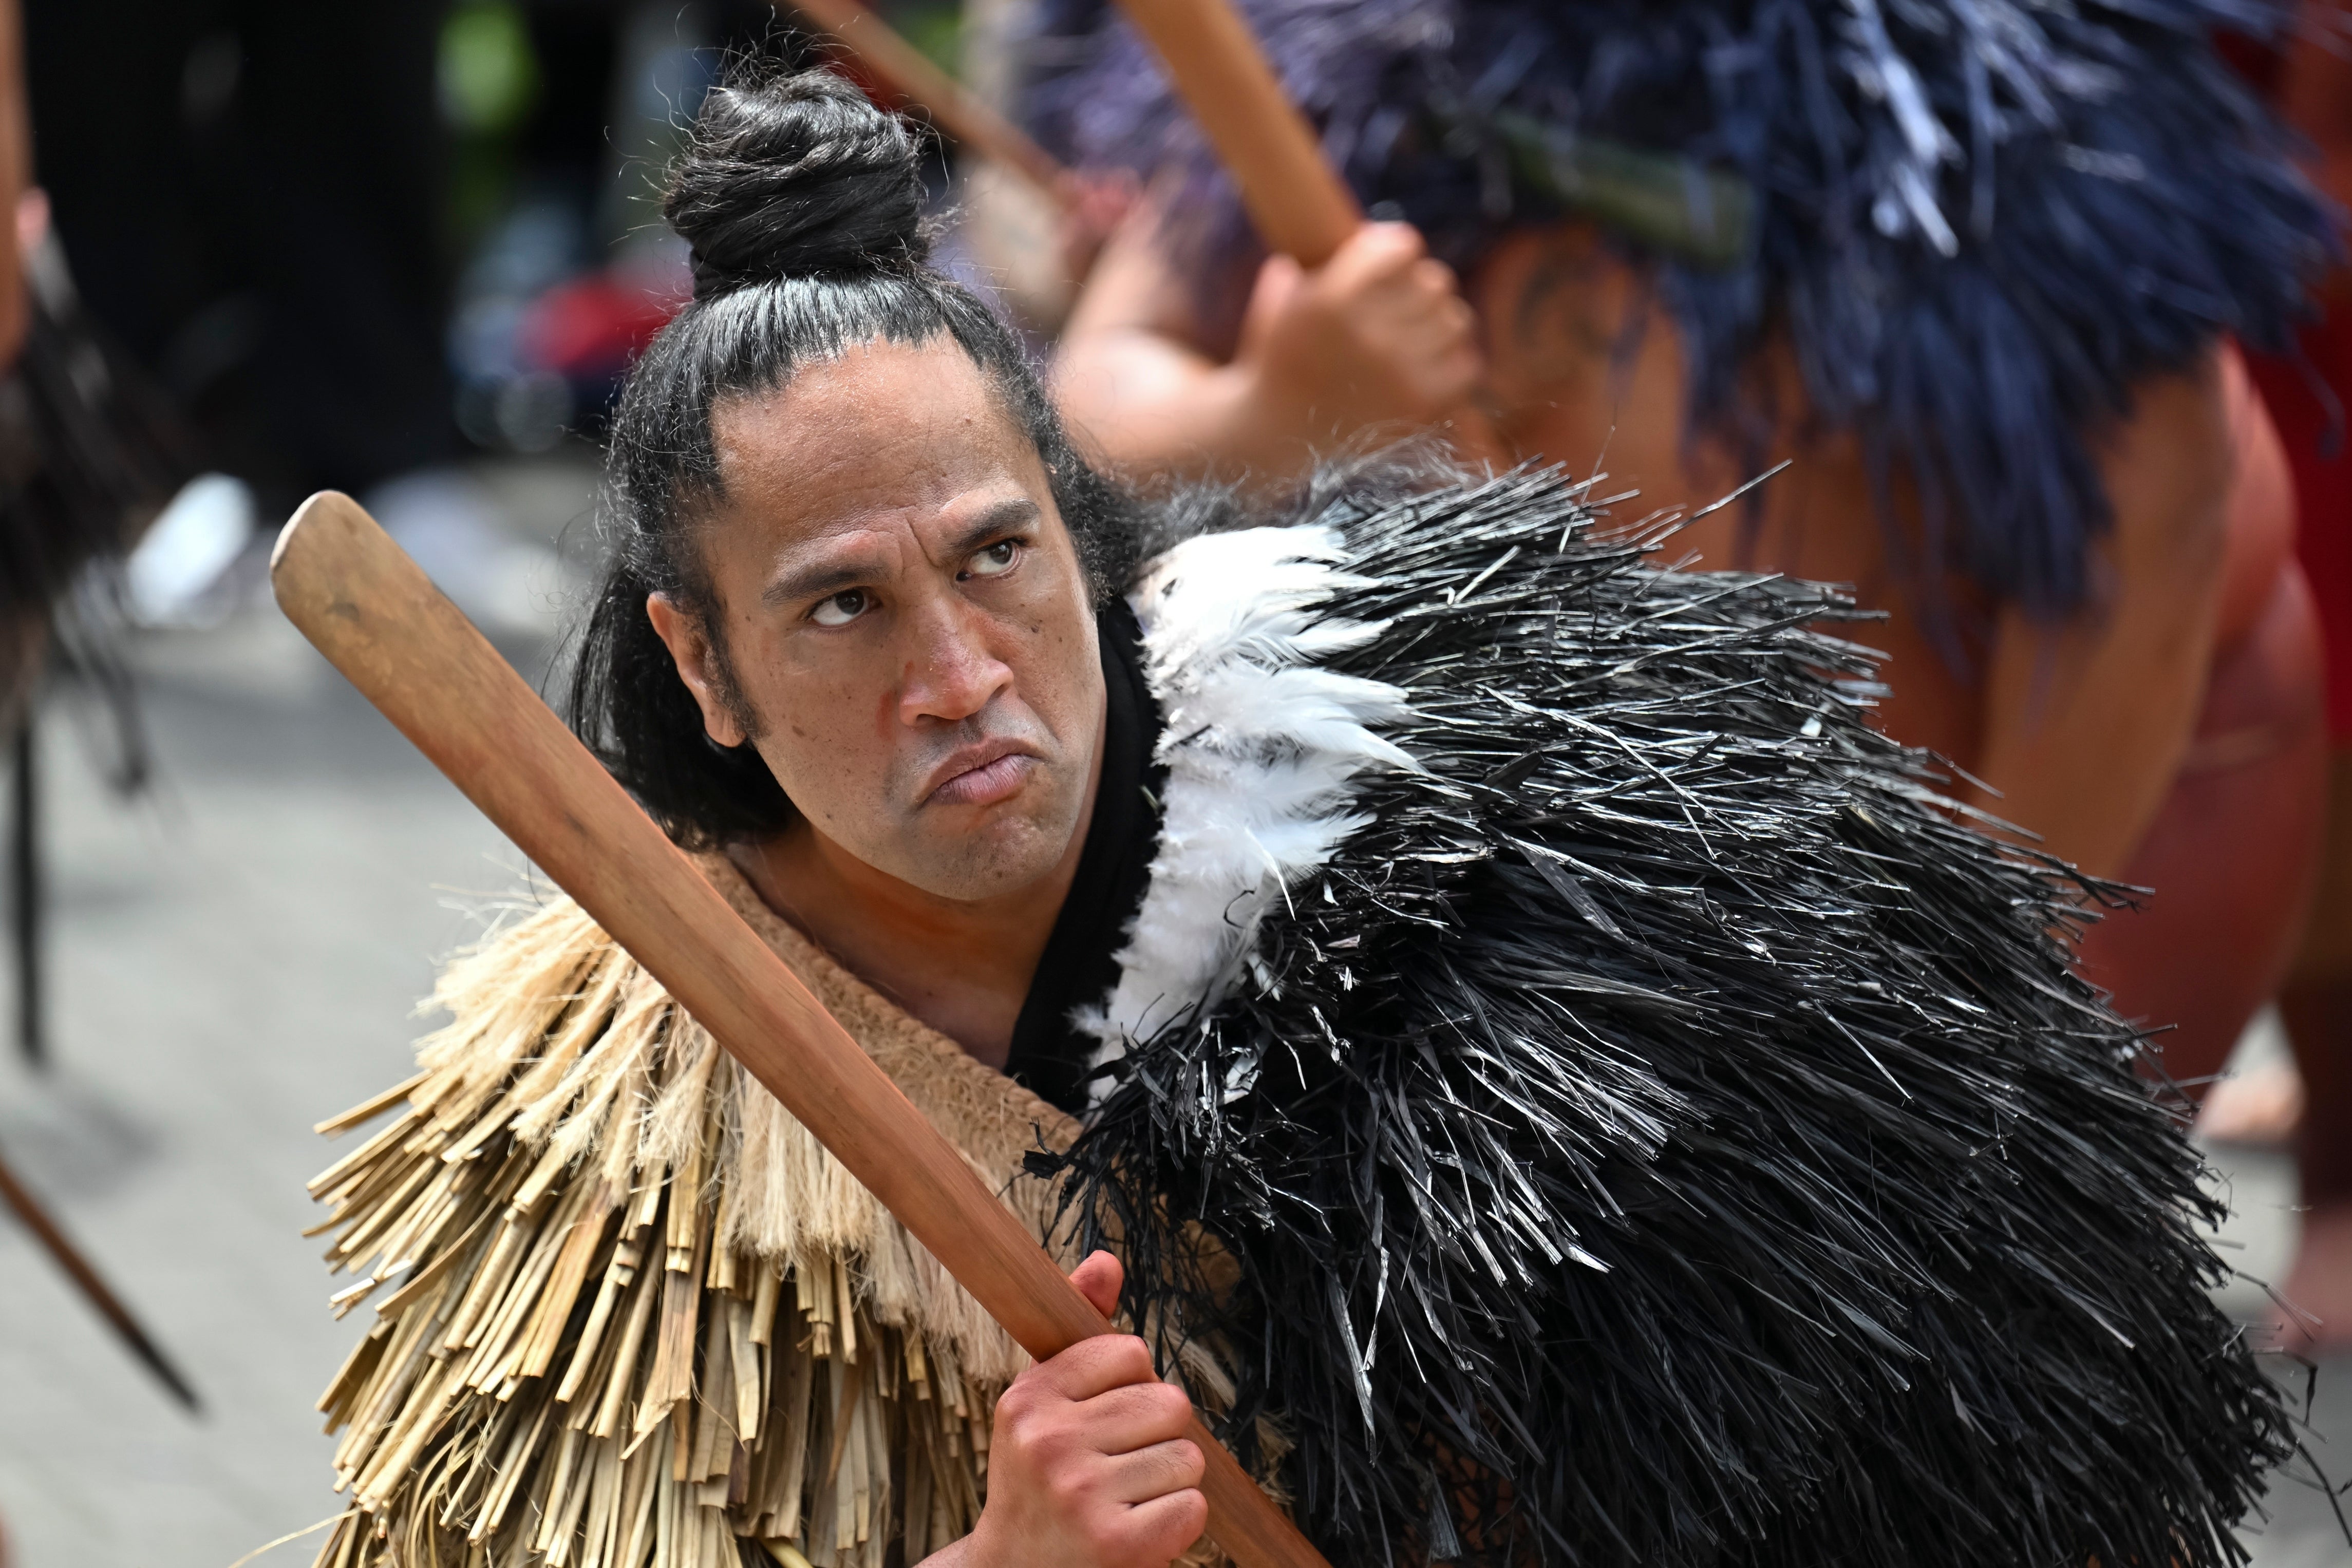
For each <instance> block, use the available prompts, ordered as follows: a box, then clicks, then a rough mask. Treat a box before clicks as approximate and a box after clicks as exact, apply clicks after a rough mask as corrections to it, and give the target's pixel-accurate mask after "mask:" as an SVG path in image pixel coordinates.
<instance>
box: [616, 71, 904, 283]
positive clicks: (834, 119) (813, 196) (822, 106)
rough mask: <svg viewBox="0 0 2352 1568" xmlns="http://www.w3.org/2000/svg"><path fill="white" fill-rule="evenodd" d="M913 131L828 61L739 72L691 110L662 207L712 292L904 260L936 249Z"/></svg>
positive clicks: (892, 267)
mask: <svg viewBox="0 0 2352 1568" xmlns="http://www.w3.org/2000/svg"><path fill="white" fill-rule="evenodd" d="M923 195H924V192H923V177H922V171H921V164H920V158H919V153H918V150H917V147H916V142H915V138H914V136H913V135H912V134H911V133H910V132H909V131H908V129H907V126H906V123H905V122H904V121H903V120H900V119H899V118H898V116H897V115H895V114H887V113H885V112H883V111H882V110H878V109H877V108H875V107H874V106H873V105H872V104H871V103H869V102H867V101H866V95H865V94H863V93H861V92H859V91H858V90H857V89H856V87H854V86H852V85H851V84H850V83H849V82H847V81H845V80H844V79H843V78H840V77H838V76H835V74H834V73H833V72H831V71H827V70H805V71H796V72H793V73H790V74H774V75H767V76H761V77H753V78H743V77H740V76H739V77H737V78H733V79H730V80H729V81H727V82H724V83H722V84H720V85H719V86H718V87H715V88H713V89H711V90H710V92H709V95H708V96H706V97H705V98H704V99H703V100H702V110H701V112H700V113H698V114H697V115H696V116H695V117H694V129H693V131H692V133H691V134H690V136H689V138H688V142H687V149H686V152H685V155H684V156H683V157H682V158H680V159H679V161H678V163H677V169H676V171H675V172H673V174H672V176H671V179H670V186H669V192H668V194H667V197H666V198H665V199H664V200H663V202H662V213H663V215H665V216H666V217H667V218H668V219H669V221H670V223H671V225H673V226H674V227H676V228H677V232H678V233H679V234H681V235H685V236H686V240H687V243H688V245H690V246H693V247H694V292H695V295H696V297H697V298H709V297H710V296H711V295H713V294H718V293H724V292H725V291H727V290H728V289H730V288H735V287H742V286H743V285H745V284H748V283H757V282H762V281H765V280H767V279H770V278H775V277H810V276H818V275H830V276H833V277H841V276H844V275H850V274H856V273H860V272H876V271H886V270H888V271H896V270H902V269H904V268H906V267H909V266H913V265H916V264H919V263H920V262H921V261H922V260H923V258H924V257H925V256H927V255H928V254H929V250H930V246H929V242H928V241H927V240H926V239H925V237H924V235H923V232H922V216H923Z"/></svg>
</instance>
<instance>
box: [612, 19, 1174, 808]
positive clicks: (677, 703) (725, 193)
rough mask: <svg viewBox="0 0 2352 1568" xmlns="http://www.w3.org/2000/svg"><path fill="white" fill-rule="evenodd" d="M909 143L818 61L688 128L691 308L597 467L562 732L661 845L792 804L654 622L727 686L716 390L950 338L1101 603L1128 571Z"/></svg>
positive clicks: (732, 76) (725, 97) (683, 196)
mask: <svg viewBox="0 0 2352 1568" xmlns="http://www.w3.org/2000/svg"><path fill="white" fill-rule="evenodd" d="M920 157H921V149H920V146H919V142H918V141H917V139H916V135H915V133H914V132H913V131H911V130H910V129H909V128H908V125H907V124H906V123H905V122H904V121H903V120H900V119H898V116H896V115H893V114H888V113H886V112H884V111H883V110H878V109H877V108H875V107H874V106H873V105H872V104H871V103H869V102H867V101H866V98H865V97H864V96H863V95H862V94H860V93H859V92H858V90H857V89H856V88H855V87H853V86H852V85H851V84H850V83H848V82H847V81H845V80H844V79H843V78H840V77H838V76H835V75H834V74H833V73H831V72H829V71H825V70H800V71H793V70H788V69H785V68H782V67H780V66H778V65H777V64H775V63H774V62H772V61H770V60H766V59H761V58H756V57H755V58H751V59H747V60H744V61H741V62H740V63H739V64H737V65H736V66H735V67H734V68H732V69H731V70H730V72H729V74H728V77H727V79H726V80H725V81H724V82H722V83H721V84H720V85H719V86H718V87H716V88H714V89H711V91H710V93H709V96H708V97H706V98H705V99H703V103H702V108H701V110H700V111H699V112H698V114H697V115H696V116H695V120H694V125H693V128H692V130H691V132H690V134H689V137H688V143H687V147H686V151H685V152H684V153H683V155H682V156H681V157H680V159H679V161H678V162H677V166H676V167H675V168H674V169H673V171H672V172H671V177H670V183H669V189H668V192H667V195H666V197H665V198H664V201H663V204H662V211H663V214H664V215H666V216H667V218H668V219H669V221H670V223H671V224H672V225H674V226H675V227H676V228H677V232H678V233H679V234H680V235H683V236H684V237H685V238H686V240H687V242H688V245H689V246H692V248H693V260H694V298H693V300H692V301H691V302H690V303H688V305H687V306H686V308H684V309H683V310H681V311H679V313H678V314H677V318H676V319H673V320H672V321H671V322H670V323H669V325H668V326H667V327H665V328H664V329H662V331H661V333H660V335H659V336H658V337H656V339H655V340H654V341H653V343H652V345H651V346H650V347H649V348H647V349H646V352H645V355H644V357H643V358H642V359H640V360H639V361H637V363H636V364H635V366H634V367H633V368H632V369H631V371H630V372H629V376H628V381H627V384H626V385H625V387H624V389H623V391H622V393H621V398H620V402H619V406H618V408H617V410H616V411H615V413H614V419H613V428H612V439H611V447H610V451H609V454H608V455H607V458H606V486H605V489H606V497H605V507H604V510H605V517H606V529H607V531H608V533H609V534H610V536H611V538H610V539H609V541H608V543H609V559H608V564H607V566H606V567H605V570H604V581H603V584H602V586H601V587H600V588H599V589H598V591H597V592H596V595H595V598H594V600H593V603H592V605H591V607H590V609H589V612H588V616H587V621H586V623H585V625H584V627H583V630H582V633H581V640H580V646H579V650H578V653H577V654H576V656H575V661H574V664H573V667H572V685H571V692H570V698H569V716H570V718H571V722H572V728H573V729H574V730H576V731H577V732H578V733H579V734H580V736H581V737H582V738H583V740H585V741H586V742H587V743H588V744H589V746H590V747H592V748H593V749H594V750H595V751H596V753H597V755H598V756H599V757H600V758H603V760H604V765H605V766H606V767H607V768H610V769H611V770H612V771H613V774H614V777H615V778H617V779H620V781H621V782H622V784H623V785H625V787H626V788H627V789H629V790H630V792H631V793H633V794H634V795H635V796H636V797H637V799H638V800H639V801H640V802H642V803H643V804H644V806H645V808H646V810H648V811H650V812H651V813H652V814H653V816H654V819H655V820H656V821H658V822H660V823H661V824H662V826H663V828H664V829H665V830H666V831H667V832H668V833H669V834H670V836H671V837H672V838H674V839H676V840H677V841H679V842H680V843H683V844H687V845H689V846H706V845H710V844H716V843H723V842H727V841H735V840H741V839H745V838H752V837H757V836H760V835H762V834H765V833H770V832H773V831H776V830H777V829H779V828H781V827H782V826H784V825H785V824H786V823H787V822H789V821H791V820H792V816H793V808H792V802H791V801H790V800H787V799H786V797H785V795H784V791H783V789H782V786H781V785H779V784H778V783H777V782H776V779H775V776H774V775H773V774H772V773H771V772H770V771H769V769H768V766H767V763H766V762H765V761H764V760H763V759H762V758H761V756H760V754H759V752H758V751H757V749H756V748H754V747H751V746H750V745H748V744H747V745H743V746H738V747H720V746H718V745H717V744H715V743H714V742H712V741H710V740H709V738H708V737H707V735H706V733H705V731H704V727H703V719H702V712H701V709H700V708H699V707H698V706H697V705H696V703H695V701H694V698H693V695H692V694H690V693H689V692H688V690H687V688H686V685H685V683H684V682H683V681H682V680H681V679H680V678H679V676H678V672H677V664H676V663H675V662H674V661H673V660H672V659H671V657H670V654H669V650H668V649H667V647H666V646H664V644H663V643H662V641H661V639H660V638H659V637H658V636H656V634H655V632H654V629H653V624H652V622H651V621H650V620H649V619H648V618H647V616H646V597H647V596H648V595H650V594H654V593H664V594H667V595H669V596H670V597H671V598H672V599H673V600H675V601H677V603H678V604H679V605H680V607H681V608H683V609H684V610H685V611H686V612H688V613H689V614H692V615H695V616H698V617H699V618H700V619H701V620H702V622H703V624H704V625H705V627H706V628H708V629H709V634H710V636H711V638H712V649H713V653H714V655H715V656H716V658H717V660H718V662H719V674H721V676H722V677H724V676H725V675H726V674H727V671H726V664H725V658H726V650H725V648H724V646H723V645H722V644H721V643H719V618H718V616H717V615H716V614H715V613H713V612H714V611H715V609H716V605H715V602H714V600H713V595H712V590H711V586H710V583H709V579H708V577H707V575H706V574H705V572H704V570H703V565H702V560H701V552H700V550H699V549H698V548H697V545H696V541H695V539H694V526H695V524H696V522H697V521H698V518H699V517H702V516H704V515H705V514H706V513H707V511H708V509H709V507H710V506H711V505H712V504H713V503H715V502H716V501H718V500H719V499H720V498H721V497H723V494H724V486H723V483H722V481H721V477H720V475H719V465H718V459H717V456H716V454H715V453H714V451H713V448H712V445H711V438H710V413H711V407H712V404H713V403H714V402H717V401H718V400H719V399H720V398H722V397H734V396H758V395H760V394H762V393H765V392H773V391H775V390H777V389H778V388H781V387H782V386H783V385H785V384H786V383H787V382H790V381H791V379H792V376H793V371H794V369H795V368H796V367H797V366H799V365H802V364H804V363H806V362H809V361H825V360H830V359H833V358H835V357H837V356H838V355H839V354H841V353H842V352H843V351H844V350H846V349H847V348H849V347H850V346H852V345H854V344H857V343H862V342H866V341H869V340H874V339H877V338H879V339H881V340H885V341H887V342H891V343H898V344H903V345H907V346H909V347H921V346H923V345H925V344H928V343H929V342H931V341H933V340H936V339H938V338H940V337H941V336H943V335H944V336H946V337H949V338H951V339H953V340H955V342H956V343H957V344H958V345H959V346H960V347H961V349H962V350H963V351H964V352H965V353H966V354H968V355H970V356H971V361H972V363H973V364H974V365H975V366H977V367H978V368H979V369H980V371H981V372H982V375H983V376H984V377H985V379H986V381H987V382H988V384H989V386H990V388H991V389H992V392H994V393H995V395H996V396H997V397H998V398H999V399H1000V400H1001V402H1002V405H1003V409H1004V411H1005V412H1006V413H1007V414H1008V415H1009V416H1010V417H1011V418H1012V419H1013V423H1015V425H1017V426H1018V427H1019V428H1020V430H1021V431H1022V433H1023V434H1025V435H1026V436H1027V437H1028V438H1029V440H1030V441H1031V442H1032V443H1033V444H1034V445H1035V446H1036V449H1037V455H1038V456H1039V457H1040V458H1041V459H1042V460H1043V461H1044V463H1045V471H1046V474H1047V476H1048V477H1049V480H1050V483H1051V486H1052V490H1053V495H1054V500H1055V506H1056V507H1058V508H1059V510H1060V512H1061V514H1062V520H1063V522H1064V524H1065V525H1066V527H1067V528H1069V530H1070V534H1071V538H1072V540H1073V542H1074V543H1075V544H1076V547H1077V551H1078V558H1079V560H1080V562H1081V564H1082V565H1083V566H1084V567H1085V569H1086V571H1087V578H1088V580H1089V582H1090V584H1091V586H1092V590H1093V591H1094V594H1095V596H1096V598H1097V602H1099V601H1100V600H1101V598H1102V597H1103V596H1104V595H1105V594H1106V593H1108V591H1110V590H1111V589H1112V587H1113V586H1114V585H1115V584H1116V583H1117V582H1118V580H1120V579H1122V578H1123V577H1124V576H1125V574H1126V573H1127V571H1128V570H1130V569H1131V567H1132V565H1133V561H1134V543H1133V540H1134V534H1133V529H1132V528H1131V527H1130V526H1129V508H1128V505H1127V503H1126V501H1125V499H1124V497H1122V495H1121V493H1120V492H1119V491H1118V489H1117V487H1116V486H1112V485H1111V484H1110V483H1109V482H1108V481H1107V480H1105V479H1104V478H1102V477H1101V476H1099V475H1097V474H1096V473H1095V472H1094V471H1093V470H1092V469H1090V468H1089V467H1088V466H1087V464H1086V463H1085V462H1084V461H1083V460H1082V459H1080V457H1079V456H1078V455H1077V454H1076V451H1075V450H1073V448H1072V447H1071V444H1070V442H1069V438H1068V436H1067V435H1066V434H1065V432H1064V430H1063V428H1062V424H1061V421H1060V419H1059V418H1058V417H1057V416H1056V415H1055V412H1054V407H1053V404H1052V402H1050V400H1048V398H1047V397H1046V395H1045V387H1044V385H1043V384H1042V383H1041V382H1040V381H1039V380H1038V377H1037V373H1036V371H1035V370H1034V368H1033V367H1032V366H1031V365H1030V363H1029V361H1028V359H1027V357H1026V356H1025V355H1024V353H1023V351H1022V349H1021V345H1020V342H1019V340H1017V339H1016V338H1015V337H1014V336H1013V333H1012V332H1011V331H1010V330H1009V329H1007V328H1006V327H1005V326H1004V324H1003V322H1002V321H1000V320H999V319H997V317H996V316H995V315H994V314H993V313H992V312H991V310H990V309H989V308H988V307H987V306H985V305H983V304H982V302H981V301H980V300H979V299H978V298H976V297H974V296H973V295H972V294H971V292H970V291H969V290H967V289H965V288H964V287H961V285H959V284H957V283H955V282H953V281H951V280H950V279H949V278H948V277H944V276H943V275H941V274H940V273H939V272H937V271H935V270H933V269H932V268H931V267H929V265H928V258H929V250H930V243H929V235H928V233H927V231H926V228H925V225H924V219H923V203H924V188H923V181H922V174H921V165H920Z"/></svg>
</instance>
